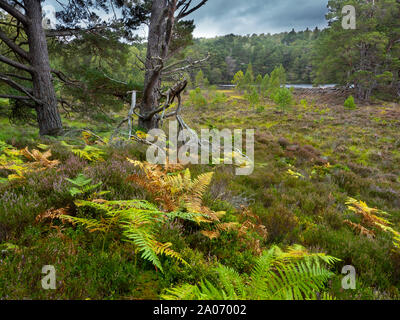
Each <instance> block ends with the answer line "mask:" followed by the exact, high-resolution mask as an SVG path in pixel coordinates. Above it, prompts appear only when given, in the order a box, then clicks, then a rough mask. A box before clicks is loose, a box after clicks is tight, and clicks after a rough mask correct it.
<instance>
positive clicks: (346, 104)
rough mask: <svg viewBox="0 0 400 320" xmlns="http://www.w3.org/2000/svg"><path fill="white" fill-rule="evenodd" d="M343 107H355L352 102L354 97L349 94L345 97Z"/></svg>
mask: <svg viewBox="0 0 400 320" xmlns="http://www.w3.org/2000/svg"><path fill="white" fill-rule="evenodd" d="M344 107H345V108H347V109H356V108H357V105H356V103H355V102H354V97H353V96H350V97H348V98H347V99H346V101H345V102H344Z"/></svg>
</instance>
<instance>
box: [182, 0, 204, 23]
mask: <svg viewBox="0 0 400 320" xmlns="http://www.w3.org/2000/svg"><path fill="white" fill-rule="evenodd" d="M207 1H208V0H202V1H201V2H200V3H199V4H198V5H197V6H194V7H193V8H192V9H189V7H190V4H191V2H192V0H189V2H188V3H186V5H184V7H183V8H182V10H181V11H180V12H179V14H178V16H177V17H176V20H180V19H182V18H184V17H186V16H188V15H189V14H191V13H193V12H195V11H196V10H198V9H200V8H201V7H202V6H204V5H205V4H206V3H207ZM178 5H179V4H178Z"/></svg>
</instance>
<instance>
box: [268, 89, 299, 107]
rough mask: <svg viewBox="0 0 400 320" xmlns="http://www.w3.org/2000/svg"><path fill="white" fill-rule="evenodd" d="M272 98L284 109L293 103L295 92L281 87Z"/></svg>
mask: <svg viewBox="0 0 400 320" xmlns="http://www.w3.org/2000/svg"><path fill="white" fill-rule="evenodd" d="M272 100H273V101H274V102H275V103H276V104H277V105H278V106H279V107H280V108H281V110H282V111H284V110H285V109H286V108H287V107H289V106H290V105H291V104H292V103H293V100H294V99H293V94H292V92H291V91H290V90H289V89H288V88H279V89H278V90H276V92H275V94H273V95H272Z"/></svg>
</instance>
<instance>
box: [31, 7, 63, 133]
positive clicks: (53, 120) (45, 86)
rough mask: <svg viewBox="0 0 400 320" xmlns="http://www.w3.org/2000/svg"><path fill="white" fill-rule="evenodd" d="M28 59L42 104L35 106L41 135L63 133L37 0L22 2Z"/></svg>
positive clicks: (35, 92)
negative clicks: (24, 12) (25, 20)
mask: <svg viewBox="0 0 400 320" xmlns="http://www.w3.org/2000/svg"><path fill="white" fill-rule="evenodd" d="M24 5H25V8H26V15H27V17H28V18H29V23H28V26H27V28H26V29H27V33H28V41H29V55H30V60H31V66H32V67H33V69H34V70H35V72H34V73H33V75H32V78H33V95H34V96H35V97H36V98H38V99H39V100H41V101H42V102H43V103H42V104H40V105H37V106H36V112H37V121H38V124H39V129H40V135H57V134H59V133H60V131H61V130H62V122H61V117H60V113H59V112H58V108H57V98H56V94H55V91H54V86H53V83H52V76H51V68H50V61H49V55H48V49H47V42H46V35H45V32H44V29H43V26H42V6H41V3H40V1H39V0H25V1H24Z"/></svg>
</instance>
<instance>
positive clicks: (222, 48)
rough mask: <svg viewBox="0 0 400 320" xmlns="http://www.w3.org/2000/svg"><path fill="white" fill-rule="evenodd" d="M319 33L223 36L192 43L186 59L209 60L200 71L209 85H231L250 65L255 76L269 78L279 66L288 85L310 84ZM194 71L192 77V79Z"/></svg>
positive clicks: (307, 31) (317, 31)
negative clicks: (188, 56) (313, 52)
mask: <svg viewBox="0 0 400 320" xmlns="http://www.w3.org/2000/svg"><path fill="white" fill-rule="evenodd" d="M320 32H321V31H320V30H319V29H318V28H315V29H314V31H312V30H309V29H307V30H305V31H299V32H296V31H295V30H294V29H293V30H292V31H291V32H284V33H279V34H274V35H271V34H260V35H256V34H253V35H247V36H239V35H234V34H230V35H226V36H222V37H216V38H210V39H204V38H201V39H195V40H194V44H193V45H192V46H190V47H188V48H186V49H185V51H184V54H185V55H192V56H193V55H195V56H196V55H197V56H199V57H200V56H204V55H205V54H207V52H209V53H210V54H211V58H210V59H209V60H208V61H207V62H206V63H205V64H204V65H203V67H202V70H203V73H204V75H205V77H206V78H207V79H208V80H209V82H210V83H211V84H219V83H230V81H231V80H232V78H233V76H234V75H235V74H236V73H237V72H238V71H240V70H242V71H243V72H246V69H247V67H248V65H249V64H252V66H253V71H254V75H255V76H256V75H258V74H260V75H262V76H263V75H265V74H270V73H271V72H272V71H273V70H274V69H275V68H276V67H279V65H282V66H283V67H284V68H285V70H286V73H287V81H288V83H312V81H313V79H312V68H311V51H312V46H313V43H314V41H315V40H316V39H317V38H318V37H319V35H320ZM195 75H196V71H194V72H193V74H192V76H193V77H192V79H194V77H195Z"/></svg>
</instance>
